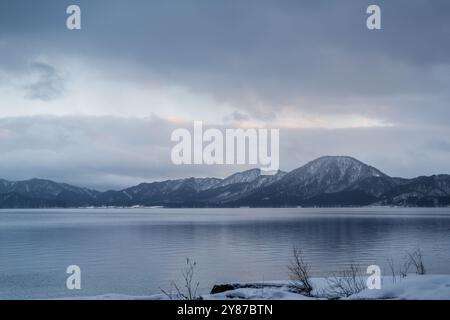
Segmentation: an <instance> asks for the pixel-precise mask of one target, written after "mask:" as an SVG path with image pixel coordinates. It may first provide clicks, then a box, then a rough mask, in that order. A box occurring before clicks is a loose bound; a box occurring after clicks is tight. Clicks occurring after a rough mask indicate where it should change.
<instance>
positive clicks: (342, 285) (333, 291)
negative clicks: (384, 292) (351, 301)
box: [327, 264, 366, 297]
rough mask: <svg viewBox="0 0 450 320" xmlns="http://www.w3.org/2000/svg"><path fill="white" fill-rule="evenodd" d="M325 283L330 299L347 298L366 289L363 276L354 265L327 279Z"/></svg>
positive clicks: (359, 269)
mask: <svg viewBox="0 0 450 320" xmlns="http://www.w3.org/2000/svg"><path fill="white" fill-rule="evenodd" d="M327 283H328V286H329V289H328V295H329V296H331V297H349V296H351V295H353V294H356V293H358V292H361V291H362V290H364V289H365V288H366V283H365V278H364V274H363V272H362V270H361V268H360V267H359V266H357V265H355V264H351V265H350V266H349V267H348V268H347V269H345V270H343V271H340V272H337V273H335V274H334V275H333V276H332V277H330V278H327Z"/></svg>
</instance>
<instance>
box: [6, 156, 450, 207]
mask: <svg viewBox="0 0 450 320" xmlns="http://www.w3.org/2000/svg"><path fill="white" fill-rule="evenodd" d="M366 205H397V206H424V207H435V206H449V205H450V175H433V176H429V177H425V176H422V177H417V178H413V179H403V178H393V177H389V176H387V175H386V174H384V173H382V172H381V171H379V170H377V169H376V168H374V167H371V166H368V165H366V164H364V163H362V162H360V161H358V160H356V159H354V158H351V157H331V156H326V157H321V158H318V159H316V160H314V161H311V162H309V163H307V164H306V165H304V166H302V167H300V168H298V169H295V170H293V171H291V172H283V171H278V172H277V173H276V174H274V175H262V174H261V171H260V170H259V169H252V170H248V171H244V172H239V173H235V174H233V175H231V176H229V177H227V178H225V179H217V178H187V179H178V180H167V181H162V182H152V183H141V184H139V185H137V186H134V187H130V188H127V189H123V190H119V191H105V192H100V191H96V190H91V189H86V188H79V187H75V186H71V185H68V184H65V183H56V182H53V181H49V180H42V179H32V180H27V181H18V182H12V181H6V180H0V207H1V208H56V207H63V208H68V207H103V206H117V207H131V206H165V207H242V206H250V207H293V206H294V207H295V206H305V207H311V206H323V207H342V206H366Z"/></svg>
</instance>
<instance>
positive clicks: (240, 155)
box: [171, 121, 280, 175]
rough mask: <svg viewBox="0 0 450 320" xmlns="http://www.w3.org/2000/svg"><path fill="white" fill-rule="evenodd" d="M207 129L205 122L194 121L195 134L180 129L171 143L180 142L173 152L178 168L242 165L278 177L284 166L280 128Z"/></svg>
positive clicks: (172, 137)
mask: <svg viewBox="0 0 450 320" xmlns="http://www.w3.org/2000/svg"><path fill="white" fill-rule="evenodd" d="M224 131H225V133H224V132H223V131H222V130H219V129H217V128H208V129H206V130H204V128H203V122H202V121H194V126H193V130H192V132H191V131H189V130H188V129H186V128H178V129H176V130H174V131H173V132H172V135H171V141H173V142H178V143H177V144H176V145H175V146H174V147H173V148H172V152H171V160H172V162H173V163H174V164H176V165H182V164H186V165H192V164H197V165H200V164H206V165H214V164H218V165H221V164H228V165H233V164H238V165H244V164H247V165H259V166H260V168H261V173H262V174H266V175H270V174H275V173H276V172H277V171H278V169H279V167H280V145H279V140H280V132H279V129H264V128H259V129H255V128H250V129H242V128H238V129H225V130H224Z"/></svg>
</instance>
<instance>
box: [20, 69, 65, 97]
mask: <svg viewBox="0 0 450 320" xmlns="http://www.w3.org/2000/svg"><path fill="white" fill-rule="evenodd" d="M30 69H31V71H30V72H29V73H30V74H31V76H32V79H30V80H28V81H27V83H25V84H24V85H23V86H22V89H23V90H24V91H25V97H26V98H27V99H37V100H43V101H49V100H53V99H57V98H59V97H61V96H62V95H63V93H64V90H65V80H64V79H63V77H62V76H61V74H60V73H59V72H58V71H57V70H56V69H55V68H54V67H53V66H51V65H49V64H46V63H42V62H34V63H33V64H32V65H31V67H30Z"/></svg>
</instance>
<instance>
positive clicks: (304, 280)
mask: <svg viewBox="0 0 450 320" xmlns="http://www.w3.org/2000/svg"><path fill="white" fill-rule="evenodd" d="M288 268H289V277H290V279H291V280H292V281H291V287H292V288H293V289H294V290H295V292H297V293H301V294H303V295H306V296H311V292H312V290H313V286H312V284H311V281H310V275H309V270H310V266H309V264H308V263H307V262H306V261H305V259H304V257H303V252H302V250H300V249H298V248H294V249H293V257H292V260H291V262H290V264H289V266H288Z"/></svg>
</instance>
